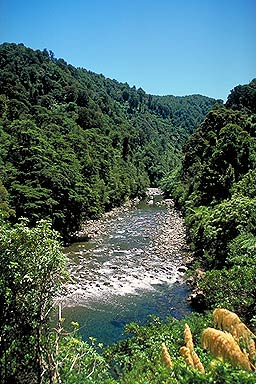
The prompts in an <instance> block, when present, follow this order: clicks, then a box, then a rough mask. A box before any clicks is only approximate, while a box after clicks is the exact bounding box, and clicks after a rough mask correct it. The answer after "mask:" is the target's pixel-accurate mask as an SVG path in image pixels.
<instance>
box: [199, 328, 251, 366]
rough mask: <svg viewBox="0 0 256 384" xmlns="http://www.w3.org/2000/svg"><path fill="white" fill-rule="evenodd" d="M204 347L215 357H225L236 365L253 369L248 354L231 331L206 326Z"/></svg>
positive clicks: (203, 340)
mask: <svg viewBox="0 0 256 384" xmlns="http://www.w3.org/2000/svg"><path fill="white" fill-rule="evenodd" d="M202 344H203V348H206V349H208V350H209V351H210V352H211V354H212V355H213V356H214V357H217V358H223V359H224V360H227V361H229V362H230V363H231V364H233V365H234V366H240V367H242V368H244V369H246V370H249V371H250V370H251V368H250V361H249V359H248V356H247V354H244V353H243V352H242V351H241V349H240V347H239V345H238V344H237V343H236V341H235V339H234V338H233V336H232V335H231V334H230V333H227V332H222V331H219V330H217V329H214V328H206V329H205V330H204V332H203V334H202Z"/></svg>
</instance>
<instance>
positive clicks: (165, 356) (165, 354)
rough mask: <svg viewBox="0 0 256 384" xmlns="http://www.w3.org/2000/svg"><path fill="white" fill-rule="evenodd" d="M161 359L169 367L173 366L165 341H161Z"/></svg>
mask: <svg viewBox="0 0 256 384" xmlns="http://www.w3.org/2000/svg"><path fill="white" fill-rule="evenodd" d="M162 359H163V361H164V363H165V364H166V365H167V367H169V368H173V362H172V359H171V356H170V354H169V352H168V349H167V347H166V345H165V343H162Z"/></svg>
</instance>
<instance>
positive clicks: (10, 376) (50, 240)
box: [0, 219, 66, 384]
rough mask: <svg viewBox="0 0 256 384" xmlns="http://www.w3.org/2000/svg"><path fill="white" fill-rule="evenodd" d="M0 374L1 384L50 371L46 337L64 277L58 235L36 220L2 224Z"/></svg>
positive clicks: (26, 380)
mask: <svg viewBox="0 0 256 384" xmlns="http://www.w3.org/2000/svg"><path fill="white" fill-rule="evenodd" d="M0 257H1V267H0V330H1V334H0V343H1V348H0V350H1V352H0V376H1V377H2V380H3V381H2V382H3V383H9V382H15V383H17V384H18V383H41V382H42V377H43V376H42V374H43V371H44V368H45V367H47V368H48V369H49V370H50V368H51V367H50V366H49V364H50V362H49V361H48V357H47V356H48V353H49V345H48V342H49V340H47V335H48V321H49V312H50V310H51V308H52V299H53V295H54V294H55V293H56V290H57V289H58V287H59V285H60V283H61V282H62V281H63V279H64V277H65V276H66V272H65V261H66V260H65V257H64V255H63V253H62V251H61V248H60V243H59V235H58V234H57V232H55V231H53V230H52V229H51V227H50V224H49V223H48V222H46V221H40V222H39V223H38V224H37V226H36V227H35V228H29V227H28V222H27V220H25V219H22V220H21V221H20V222H19V223H17V224H16V225H15V226H14V227H11V226H9V225H7V224H4V223H3V222H1V227H0Z"/></svg>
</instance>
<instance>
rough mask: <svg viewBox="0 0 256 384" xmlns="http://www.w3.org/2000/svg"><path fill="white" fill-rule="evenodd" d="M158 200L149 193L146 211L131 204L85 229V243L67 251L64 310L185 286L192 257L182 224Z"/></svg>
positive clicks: (165, 203)
mask: <svg viewBox="0 0 256 384" xmlns="http://www.w3.org/2000/svg"><path fill="white" fill-rule="evenodd" d="M159 195H160V193H159V190H156V189H151V190H150V191H149V192H148V196H147V203H145V202H144V203H142V206H141V203H140V205H139V204H138V203H139V202H138V201H130V202H127V203H126V204H125V205H123V206H122V207H120V208H116V209H114V210H113V211H111V212H108V213H106V214H104V215H103V217H102V218H101V219H99V220H89V221H88V222H86V223H85V225H84V227H83V230H82V231H81V232H80V233H79V235H80V239H81V240H82V242H81V240H80V242H79V243H75V244H72V245H71V246H70V247H67V248H66V249H65V252H66V254H67V256H68V270H69V272H70V275H71V278H72V283H70V284H66V285H65V286H64V287H63V289H62V292H61V293H60V296H59V299H60V300H61V301H62V303H63V305H64V306H75V305H87V304H88V303H89V302H91V300H96V299H97V300H98V299H99V300H105V299H106V298H107V297H109V296H111V295H112V296H118V295H126V294H128V295H129V294H134V295H137V294H138V292H140V291H141V290H154V289H156V287H157V286H158V285H159V286H160V285H161V284H167V285H168V284H173V283H175V282H176V283H177V282H180V283H181V284H183V283H184V274H185V271H186V266H185V264H186V262H188V261H189V260H190V253H189V249H188V247H187V244H186V229H185V226H184V222H183V218H182V216H181V215H180V213H179V212H178V211H177V210H176V209H175V208H174V207H173V205H174V204H173V201H172V200H167V201H165V200H162V201H161V199H159ZM85 238H86V239H90V240H89V241H84V239H85Z"/></svg>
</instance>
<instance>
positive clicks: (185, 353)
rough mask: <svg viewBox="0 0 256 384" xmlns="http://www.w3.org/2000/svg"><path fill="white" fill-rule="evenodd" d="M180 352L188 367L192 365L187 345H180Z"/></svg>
mask: <svg viewBox="0 0 256 384" xmlns="http://www.w3.org/2000/svg"><path fill="white" fill-rule="evenodd" d="M180 354H181V356H183V357H184V359H185V361H186V363H187V364H188V365H189V366H190V367H194V362H193V358H192V356H191V353H190V350H189V348H187V347H181V348H180Z"/></svg>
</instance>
